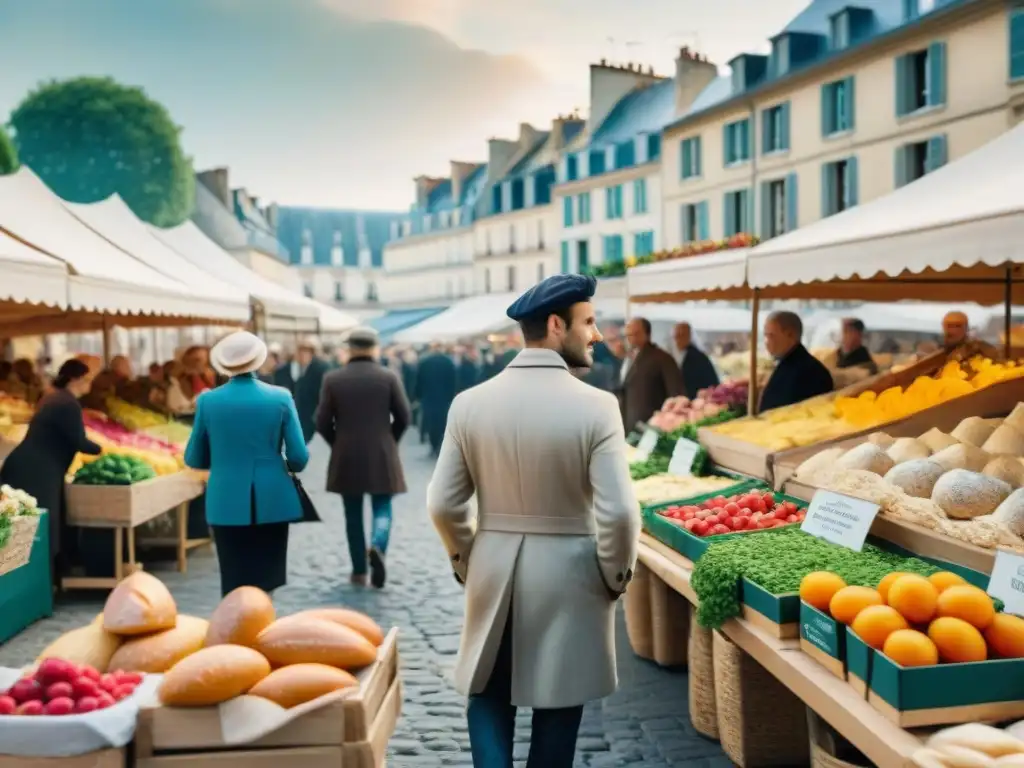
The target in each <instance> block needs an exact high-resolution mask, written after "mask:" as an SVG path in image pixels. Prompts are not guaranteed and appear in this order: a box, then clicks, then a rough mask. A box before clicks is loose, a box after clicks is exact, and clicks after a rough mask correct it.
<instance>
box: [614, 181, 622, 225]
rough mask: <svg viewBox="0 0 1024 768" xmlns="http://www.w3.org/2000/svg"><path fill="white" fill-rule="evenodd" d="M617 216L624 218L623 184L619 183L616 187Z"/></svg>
mask: <svg viewBox="0 0 1024 768" xmlns="http://www.w3.org/2000/svg"><path fill="white" fill-rule="evenodd" d="M615 217H616V218H618V219H621V218H622V185H621V184H618V185H616V187H615Z"/></svg>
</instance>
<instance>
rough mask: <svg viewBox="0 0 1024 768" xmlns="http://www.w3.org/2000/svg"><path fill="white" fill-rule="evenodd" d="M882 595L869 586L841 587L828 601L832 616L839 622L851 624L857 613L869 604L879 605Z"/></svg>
mask: <svg viewBox="0 0 1024 768" xmlns="http://www.w3.org/2000/svg"><path fill="white" fill-rule="evenodd" d="M881 604H882V596H881V595H880V594H878V591H877V590H874V589H872V588H871V587H843V588H842V589H840V590H839V591H838V592H836V593H835V594H834V595H832V599H831V600H830V601H829V604H828V610H829V613H831V614H832V618H833V619H835V620H836V621H838V622H840V623H841V624H852V623H853V620H854V619H855V618H857V614H858V613H860V612H861V611H862V610H864V609H865V608H867V607H868V606H869V605H881Z"/></svg>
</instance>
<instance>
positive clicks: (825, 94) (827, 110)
mask: <svg viewBox="0 0 1024 768" xmlns="http://www.w3.org/2000/svg"><path fill="white" fill-rule="evenodd" d="M831 94H832V89H831V88H830V87H829V86H828V85H827V84H826V85H823V86H821V135H822V136H828V135H829V134H830V133H832V99H831Z"/></svg>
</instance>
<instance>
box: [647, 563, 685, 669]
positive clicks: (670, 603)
mask: <svg viewBox="0 0 1024 768" xmlns="http://www.w3.org/2000/svg"><path fill="white" fill-rule="evenodd" d="M689 632H690V603H689V601H688V600H687V599H686V598H685V597H683V596H682V595H680V594H679V593H678V592H676V591H675V590H674V589H672V587H670V586H669V585H668V584H666V583H665V582H664V581H662V580H661V579H659V578H658V577H657V576H652V577H651V636H652V638H653V641H654V661H655V662H656V663H658V664H660V665H661V666H663V667H685V666H686V644H687V641H688V639H689Z"/></svg>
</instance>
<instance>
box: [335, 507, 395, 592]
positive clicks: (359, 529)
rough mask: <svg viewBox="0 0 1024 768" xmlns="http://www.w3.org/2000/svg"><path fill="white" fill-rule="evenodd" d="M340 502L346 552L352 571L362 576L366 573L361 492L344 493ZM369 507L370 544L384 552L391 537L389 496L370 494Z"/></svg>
mask: <svg viewBox="0 0 1024 768" xmlns="http://www.w3.org/2000/svg"><path fill="white" fill-rule="evenodd" d="M341 503H342V504H343V505H344V507H345V534H346V536H347V538H348V553H349V557H351V558H352V573H353V574H355V575H357V576H362V575H364V574H365V573H366V533H365V530H364V526H363V494H355V495H344V496H342V497H341ZM370 509H371V510H373V528H372V531H371V533H370V546H371V547H376V548H377V549H379V550H380V552H381V554H384V553H385V552H387V550H388V539H390V538H391V497H390V496H388V495H386V494H372V495H371V496H370Z"/></svg>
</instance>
